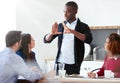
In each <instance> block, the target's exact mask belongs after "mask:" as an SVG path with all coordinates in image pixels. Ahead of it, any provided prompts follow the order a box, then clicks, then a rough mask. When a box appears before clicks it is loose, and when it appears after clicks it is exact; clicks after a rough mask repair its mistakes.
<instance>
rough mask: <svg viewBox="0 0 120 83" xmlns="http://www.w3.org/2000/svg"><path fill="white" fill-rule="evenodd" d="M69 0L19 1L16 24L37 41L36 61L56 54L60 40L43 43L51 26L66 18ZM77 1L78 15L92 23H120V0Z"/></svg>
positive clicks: (95, 24) (93, 24) (82, 19)
mask: <svg viewBox="0 0 120 83" xmlns="http://www.w3.org/2000/svg"><path fill="white" fill-rule="evenodd" d="M67 1H69V0H17V1H16V2H17V3H16V26H17V29H19V30H22V31H23V32H28V33H31V34H32V36H33V37H34V38H35V40H36V48H35V49H34V51H35V52H36V54H37V60H38V61H39V62H40V61H42V60H41V59H44V58H47V57H49V58H50V57H55V56H56V52H57V40H55V41H53V42H52V43H51V44H44V43H43V37H44V35H45V34H46V33H49V32H50V30H51V25H52V24H53V23H54V22H55V21H57V22H58V23H59V22H62V21H63V20H64V17H63V15H64V13H63V9H64V4H65V3H66V2H67ZM74 1H76V2H77V3H78V6H79V10H78V14H77V16H78V17H80V18H81V21H83V22H85V23H87V24H88V25H90V26H97V25H98V26H99V25H100V26H101V25H109V26H110V25H119V24H120V16H119V15H120V12H119V8H120V0H74Z"/></svg>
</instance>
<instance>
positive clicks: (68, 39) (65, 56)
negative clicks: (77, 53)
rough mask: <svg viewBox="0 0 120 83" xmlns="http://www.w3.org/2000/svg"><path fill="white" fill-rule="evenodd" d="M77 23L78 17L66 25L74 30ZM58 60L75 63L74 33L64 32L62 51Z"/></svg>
mask: <svg viewBox="0 0 120 83" xmlns="http://www.w3.org/2000/svg"><path fill="white" fill-rule="evenodd" d="M76 24H77V19H76V20H75V21H74V22H72V23H69V22H67V24H66V26H67V27H69V28H70V29H73V30H74V29H75V26H76ZM58 62H61V63H65V64H74V63H75V61H74V35H73V34H72V33H68V34H63V40H62V46H61V53H60V57H59V59H58Z"/></svg>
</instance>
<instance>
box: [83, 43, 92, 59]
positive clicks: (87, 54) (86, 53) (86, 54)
mask: <svg viewBox="0 0 120 83" xmlns="http://www.w3.org/2000/svg"><path fill="white" fill-rule="evenodd" d="M84 45H85V54H84V59H85V58H87V57H88V56H89V55H90V52H91V47H90V45H89V44H87V43H84Z"/></svg>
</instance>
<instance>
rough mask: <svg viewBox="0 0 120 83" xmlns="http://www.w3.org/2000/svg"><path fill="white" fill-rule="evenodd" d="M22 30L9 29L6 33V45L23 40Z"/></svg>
mask: <svg viewBox="0 0 120 83" xmlns="http://www.w3.org/2000/svg"><path fill="white" fill-rule="evenodd" d="M21 33H22V32H21V31H15V30H13V31H9V32H8V33H7V34H6V38H5V40H6V47H9V46H13V45H14V44H15V43H16V42H19V41H20V40H21Z"/></svg>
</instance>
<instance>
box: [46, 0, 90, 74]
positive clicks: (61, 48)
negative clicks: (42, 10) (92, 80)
mask: <svg viewBox="0 0 120 83" xmlns="http://www.w3.org/2000/svg"><path fill="white" fill-rule="evenodd" d="M77 11H78V5H77V4H76V3H75V2H73V1H70V2H67V3H66V4H65V9H64V16H65V21H64V22H62V23H60V24H57V23H56V22H55V23H54V24H53V26H52V30H51V32H50V33H49V34H47V35H45V37H44V42H45V43H50V42H51V41H52V40H53V39H55V38H56V37H58V53H57V57H56V63H57V64H58V63H64V64H65V70H66V73H67V74H68V75H71V74H79V73H80V66H81V63H82V61H83V58H84V52H85V47H84V43H88V44H90V43H91V41H92V34H91V31H90V29H89V26H88V25H87V24H85V23H83V22H81V21H80V19H79V18H76V14H77Z"/></svg>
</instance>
